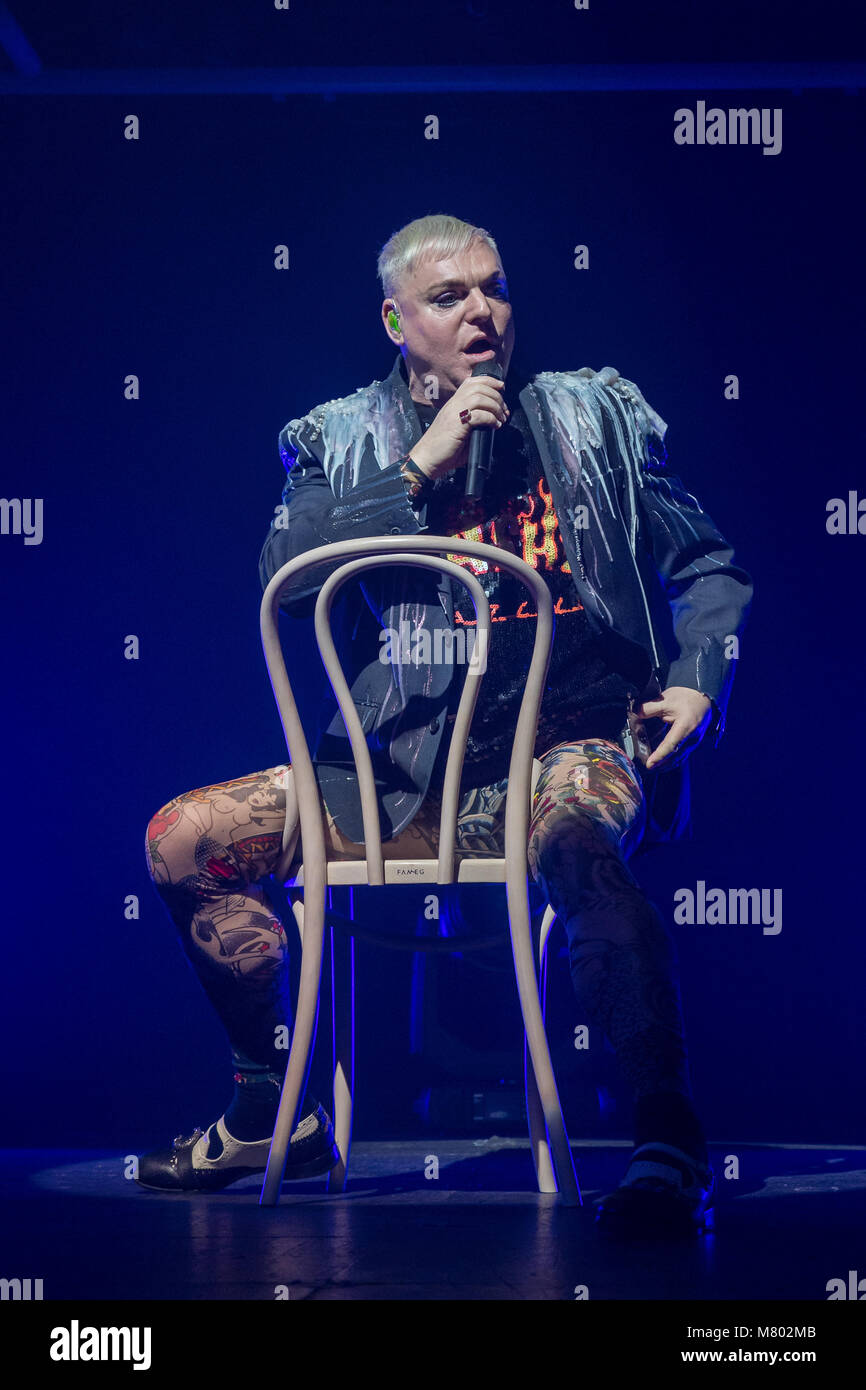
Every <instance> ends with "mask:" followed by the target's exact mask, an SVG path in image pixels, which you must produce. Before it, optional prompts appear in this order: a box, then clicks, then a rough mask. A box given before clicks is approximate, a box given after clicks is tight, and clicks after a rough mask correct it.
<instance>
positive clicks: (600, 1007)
mask: <svg viewBox="0 0 866 1390" xmlns="http://www.w3.org/2000/svg"><path fill="white" fill-rule="evenodd" d="M541 764H542V771H541V774H540V777H539V780H538V784H537V787H536V793H535V798H534V801H533V813H532V821H531V825H530V842H529V863H530V867H531V869H532V873H533V876H534V878H535V879H536V880H537V881H538V882H539V883H541V884H542V885H543V887H544V889H545V892H546V894H547V898H548V901H549V902H550V903H551V904H552V905H553V907H554V908H555V910H556V912H557V915H558V916H560V917H561V918H562V920H563V921H564V923H565V927H566V931H567V934H568V940H569V955H570V960H571V973H572V980H573V983H574V988H575V993H576V994H577V998H578V1000H579V1002H580V1004H581V1006H582V1008H583V1009H584V1010H585V1013H586V1017H587V1019H588V1021H589V1022H590V1023H591V1024H592V1023H594V1024H595V1025H596V1026H597V1027H599V1028H601V1029H602V1030H603V1031H604V1033H605V1034H606V1035H607V1037H608V1038H609V1039H610V1041H611V1044H612V1045H613V1047H614V1049H615V1051H616V1054H617V1058H618V1061H619V1064H620V1066H621V1069H622V1071H623V1074H624V1075H625V1076H626V1077H627V1079H628V1080H629V1081H630V1082H631V1083H632V1085H633V1087H634V1089H635V1093H636V1096H637V1097H638V1098H640V1097H641V1096H648V1095H652V1094H657V1093H659V1092H661V1091H672V1092H678V1093H679V1094H680V1095H682V1096H688V1095H689V1091H690V1088H689V1076H688V1063H687V1059H686V1049H685V1040H684V1036H683V1024H682V1015H681V1011H680V1002H679V994H678V988H677V983H676V960H675V955H674V949H673V943H672V941H671V939H670V936H669V935H668V932H667V930H666V928H665V925H664V922H663V920H662V918H661V916H660V914H659V912H658V910H657V908H656V907H655V906H654V904H653V903H651V902H650V901H649V900H648V899H647V897H646V896H645V895H644V893H643V891H642V890H641V888H640V887H639V885H638V884H637V882H636V880H635V879H634V877H633V876H632V874H631V873H630V871H629V869H628V868H627V867H626V864H625V862H624V861H625V858H626V857H627V856H628V855H629V854H630V853H631V852H632V850H633V849H634V848H635V847H636V845H637V843H638V841H639V839H640V835H641V834H642V831H643V827H644V823H645V816H646V810H645V803H644V798H643V791H642V788H641V784H640V782H639V780H638V776H637V774H636V772H635V770H634V767H633V765H632V763H631V761H630V759H629V758H628V757H627V755H626V754H625V753H624V752H623V750H622V749H621V748H619V747H618V746H617V745H616V744H614V743H611V742H609V741H608V740H606V739H586V740H584V741H582V742H580V743H573V744H560V745H559V746H558V747H557V748H554V749H552V750H551V751H550V752H549V753H547V754H546V755H545V757H544V758H543V759H542V760H541Z"/></svg>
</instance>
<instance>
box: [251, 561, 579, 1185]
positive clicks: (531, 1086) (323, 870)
mask: <svg viewBox="0 0 866 1390" xmlns="http://www.w3.org/2000/svg"><path fill="white" fill-rule="evenodd" d="M456 544H457V543H456V542H455V539H454V537H445V536H430V535H422V536H417V535H416V536H398V537H391V536H375V537H370V538H367V539H363V540H352V541H341V542H339V543H338V544H335V545H324V546H319V547H318V548H317V549H315V550H310V551H307V552H306V553H305V554H303V555H300V556H298V557H297V559H294V560H290V561H289V562H288V564H285V565H283V566H282V568H281V569H279V570H278V571H277V573H276V574H275V575H274V577H273V579H272V580H271V581H270V583H269V585H268V587H267V589H266V590H265V593H264V597H263V599H262V606H261V630H262V643H263V646H264V651H265V660H266V662H267V665H268V671H269V674H270V678H271V685H272V687H273V691H274V695H275V697H276V701H277V707H278V709H279V712H280V719H281V721H282V725H283V731H284V733H285V737H286V744H287V748H288V753H289V761H290V763H291V767H292V770H293V773H294V784H295V790H296V793H297V799H298V810H299V817H300V826H299V830H298V829H296V830H295V832H294V833H291V825H290V820H289V817H288V816H287V818H286V831H285V834H284V836H283V854H282V857H281V859H280V862H279V864H278V865H277V867H276V869H275V875H277V876H278V877H279V879H280V881H282V882H286V883H287V886H290V887H291V888H303V902H301V901H300V899H299V898H298V897H297V895H295V901H294V902H293V907H292V910H293V913H294V916H295V920H296V922H297V926H298V931H299V933H300V936H301V950H302V955H301V972H300V983H299V988H298V1005H297V1016H296V1019H295V1026H294V1031H293V1034H292V1042H291V1049H290V1052H289V1060H288V1066H287V1069H286V1076H285V1081H284V1083H283V1090H282V1096H281V1099H280V1107H279V1111H278V1114H277V1120H276V1125H275V1127H274V1135H273V1139H272V1142H271V1149H270V1154H269V1157H268V1165H267V1169H266V1172H265V1177H264V1183H263V1185H262V1192H261V1197H260V1205H262V1206H275V1205H276V1203H277V1201H278V1199H279V1193H280V1186H281V1183H282V1178H283V1173H284V1171H285V1165H286V1156H287V1152H288V1145H289V1138H290V1136H291V1134H292V1133H293V1131H294V1128H295V1125H296V1122H297V1112H298V1109H299V1105H300V1098H301V1096H302V1094H303V1092H304V1089H305V1086H306V1081H307V1075H308V1072H309V1065H310V1054H311V1047H312V1040H313V1037H314V1032H315V1027H316V1020H317V1015H318V1001H319V990H320V986H321V973H322V954H323V942H324V931H325V920H326V901H325V900H326V896H330V894H329V893H328V892H327V890H329V888H330V886H331V885H336V884H350V885H354V884H369V885H386V884H390V883H395V882H400V883H406V882H415V883H436V884H446V883H454V882H458V883H467V882H471V883H503V882H504V883H505V888H506V902H507V908H508V918H509V925H510V931H511V944H512V951H513V955H514V968H515V975H516V980H517V989H518V994H519V998H520V1007H521V1012H522V1015H523V1025H524V1030H525V1043H524V1055H525V1061H526V1103H527V1116H528V1120H529V1134H530V1142H531V1148H532V1157H533V1161H534V1164H535V1172H536V1177H537V1181H538V1189H539V1191H540V1192H557V1191H558V1192H560V1196H561V1200H562V1201H563V1202H564V1203H565V1204H566V1205H568V1206H576V1205H580V1204H581V1201H582V1199H581V1195H580V1188H579V1186H578V1182H577V1175H576V1173H575V1169H574V1163H573V1160H572V1155H571V1149H570V1147H569V1142H568V1136H567V1134H566V1131H565V1123H564V1121H563V1116H562V1109H561V1106H560V1102H559V1095H558V1092H557V1088H556V1080H555V1078H554V1074H553V1067H552V1065H551V1060H550V1051H549V1049H548V1045H547V1037H546V1034H545V1028H544V1016H543V1009H542V1001H541V999H540V997H539V987H538V978H537V976H536V971H535V963H534V959H533V947H532V930H531V922H530V906H529V887H528V874H529V870H528V864H527V843H528V838H529V820H530V808H531V803H532V792H533V789H534V786H535V783H536V780H537V777H538V772H539V770H540V764H539V762H538V761H537V760H535V759H534V758H533V752H534V747H535V738H536V733H537V728H538V716H539V710H540V707H541V699H542V694H543V691H544V683H545V679H546V676H547V670H548V666H549V663H550V653H551V646H552V640H553V604H552V600H551V596H550V591H549V590H548V588H547V585H546V584H545V582H544V580H543V579H542V577H541V576H540V575H539V574H538V573H537V572H536V571H535V570H534V569H532V568H530V566H529V565H527V564H525V563H524V561H523V560H521V559H518V558H517V556H515V555H513V554H512V553H511V552H510V551H506V550H502V549H500V548H499V547H498V546H493V545H486V544H482V543H481V542H478V541H467V540H462V539H461V540H460V541H459V553H460V554H461V555H466V556H469V557H473V558H476V559H479V560H485V561H487V562H488V564H495V565H499V566H501V567H502V568H503V569H504V570H507V571H508V572H509V573H511V574H513V575H514V576H515V577H516V578H517V579H519V580H521V581H522V583H523V584H524V585H525V586H526V587H527V588H528V589H529V591H530V594H531V597H532V599H533V600H534V602H535V607H536V611H537V614H538V619H537V623H536V631H535V643H534V646H533V652H532V660H531V662H530V666H529V671H528V673H527V677H526V686H525V690H524V694H523V699H522V701H521V705H520V713H519V716H518V720H517V728H516V730H515V735H514V742H513V745H512V751H511V761H510V765H509V772H508V791H507V796H506V802H505V857H504V859H494V858H474V859H473V858H471V857H466V858H463V859H462V862H461V863H460V865H459V869H458V873H457V876H456V879H455V872H454V869H455V865H454V857H455V838H456V828H457V811H458V805H459V787H460V776H461V771H462V768H463V761H464V757H465V753H466V740H467V736H468V733H469V726H470V722H471V719H472V714H473V712H474V709H475V703H476V700H477V697H478V689H479V681H480V680H481V679H482V676H483V673H484V669H485V663H484V662H483V660H482V659H481V654H484V653H486V652H487V651H489V639H490V606H489V604H488V601H487V598H486V596H485V594H484V591H483V589H482V587H481V585H480V584H479V582H478V580H477V579H476V577H475V576H474V574H472V573H471V572H470V571H469V570H468V569H467V568H465V567H463V566H461V565H458V564H456V563H455V562H453V561H450V560H447V559H444V558H443V557H444V556H445V555H447V554H448V553H453V552H454V550H455V545H456ZM339 560H344V561H345V563H343V564H342V565H340V567H339V568H338V569H336V570H335V571H334V572H333V573H332V574H330V575H329V577H328V578H327V579H326V580H325V582H324V583H323V585H322V587H321V590H320V591H319V594H318V597H317V600H316V607H315V617H314V624H315V633H316V640H317V642H318V646H319V652H320V654H321V657H322V662H323V664H324V667H325V671H326V673H327V676H328V679H329V680H330V683H331V686H332V688H333V691H334V694H335V696H336V699H337V702H338V705H339V708H340V712H341V714H342V717H343V720H344V722H345V725H346V730H347V732H348V735H349V740H350V743H351V747H352V753H353V756H354V759H355V765H356V768H357V773H358V781H359V789H360V797H361V810H362V818H363V826H364V845H365V848H366V851H367V855H366V859H359V860H353V861H350V862H335V861H330V862H329V861H328V860H327V856H326V849H325V834H324V822H323V814H322V800H321V796H320V793H319V787H318V783H317V781H316V777H315V772H314V769H313V764H312V760H311V757H310V751H309V747H308V744H307V741H306V738H305V735H304V731H303V729H302V727H301V722H300V718H299V715H298V709H297V705H296V703H295V699H294V695H293V693H292V688H291V684H290V682H289V677H288V674H287V671H286V664H285V660H284V657H283V652H282V647H281V644H280V637H279V628H278V618H279V604H280V598H281V595H282V593H283V591H284V589H285V588H286V587H287V585H288V584H289V582H290V581H292V580H296V579H297V578H298V577H299V576H301V575H303V574H304V573H305V572H306V571H307V570H310V569H312V568H313V567H314V566H316V565H321V564H323V563H328V562H330V563H333V562H335V561H339ZM386 565H412V566H416V567H418V568H421V569H426V570H433V571H435V572H440V573H444V574H447V575H450V576H451V577H453V578H454V579H456V580H458V581H459V582H461V583H462V584H464V585H465V586H466V588H467V589H468V590H469V593H470V596H471V598H472V602H473V605H474V608H475V615H476V629H475V631H476V640H475V643H474V646H473V649H472V655H471V658H470V660H469V663H468V667H467V673H466V679H465V681H464V685H463V690H462V693H461V697H460V702H459V705H458V708H457V713H456V716H455V721H454V726H453V729H452V732H451V742H450V746H449V749H448V756H447V761H446V767H445V776H444V784H443V788H442V806H441V815H440V823H439V855H438V858H429V859H417V860H415V859H412V860H405V859H401V860H388V859H387V858H385V857H384V856H383V843H382V837H381V828H380V820H379V808H378V804H377V800H376V794H375V786H374V778H373V768H372V763H371V759H370V752H369V749H368V747H367V744H366V741H365V738H364V734H363V731H362V728H361V721H360V718H359V716H358V712H357V710H356V709H355V706H354V704H353V703H352V699H351V695H350V691H349V686H348V683H347V681H346V679H345V676H344V674H343V671H342V668H341V665H340V662H339V658H338V656H337V651H336V647H335V645H334V641H333V636H332V633H331V623H330V615H331V607H332V605H333V602H334V599H335V597H336V594H337V592H338V590H339V589H340V587H341V586H342V585H343V584H344V583H345V582H346V581H347V580H349V579H351V578H354V577H355V576H356V575H358V574H360V573H361V572H362V571H364V570H372V569H378V568H380V567H382V566H386ZM298 845H300V850H299V851H298V850H297V848H296V847H297V846H298ZM385 846H386V847H387V841H386V842H385ZM299 853H300V854H301V855H302V858H299ZM553 921H554V912H553V909H552V908H551V907H550V906H549V905H548V907H547V909H546V911H545V914H544V920H543V922H542V926H541V934H540V944H539V965H540V967H541V968H542V971H543V972H544V973H545V974H546V971H545V966H546V961H545V959H544V953H545V946H546V943H547V939H548V935H549V932H550V928H551V925H552V923H553ZM454 946H455V948H459V939H458V940H456V941H455V942H454ZM338 954H339V956H340V959H339V962H338V960H337V955H338ZM332 963H333V969H334V986H335V1000H334V1032H335V1057H334V1110H333V1114H334V1129H335V1135H336V1141H337V1147H338V1148H339V1151H340V1163H339V1164H338V1165H337V1166H336V1167H335V1168H334V1169H333V1171H332V1172H331V1174H330V1176H329V1180H328V1191H330V1192H335V1191H342V1190H343V1188H344V1186H345V1181H346V1172H347V1167H348V1160H349V1147H350V1143H351V1130H352V1084H353V1073H354V1056H353V1032H354V1028H353V1018H352V1000H353V995H354V980H353V977H352V956H351V951H348V952H345V951H343V952H339V953H338V952H336V951H335V952H334V955H333V959H332ZM338 966H341V967H342V969H343V973H344V975H347V976H348V978H344V979H343V981H342V984H343V986H344V988H345V991H346V999H345V1001H342V1003H341V1004H340V1005H338V1001H337V997H336V985H337V973H338ZM548 1136H549V1137H548Z"/></svg>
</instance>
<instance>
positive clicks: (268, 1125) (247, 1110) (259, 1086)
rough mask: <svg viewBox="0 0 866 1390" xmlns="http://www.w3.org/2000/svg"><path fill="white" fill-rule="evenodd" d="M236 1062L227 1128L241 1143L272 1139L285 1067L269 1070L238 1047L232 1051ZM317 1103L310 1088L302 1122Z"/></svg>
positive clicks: (304, 1103)
mask: <svg viewBox="0 0 866 1390" xmlns="http://www.w3.org/2000/svg"><path fill="white" fill-rule="evenodd" d="M232 1062H233V1063H234V1066H235V1074H234V1083H235V1092H234V1096H233V1098H232V1102H231V1104H230V1105H229V1107H228V1109H227V1110H226V1113H225V1125H226V1129H227V1130H228V1132H229V1134H230V1135H231V1136H232V1138H233V1139H239V1140H240V1141H241V1143H246V1144H251V1143H254V1142H255V1141H256V1140H259V1139H270V1137H271V1135H272V1134H273V1132H274V1125H275V1124H276V1119H277V1110H278V1109H279V1105H280V1092H281V1090H282V1085H283V1078H284V1076H285V1070H283V1071H282V1072H280V1071H273V1070H269V1069H268V1067H267V1066H265V1065H264V1064H262V1063H261V1062H254V1061H253V1060H252V1059H251V1058H250V1057H246V1056H244V1054H243V1053H242V1052H239V1051H238V1050H237V1049H233V1051H232ZM317 1105H318V1101H317V1100H316V1098H315V1096H311V1095H310V1093H309V1092H307V1094H306V1096H305V1097H304V1100H303V1103H302V1105H301V1111H300V1114H299V1116H298V1123H300V1121H301V1120H303V1119H306V1117H307V1115H311V1114H312V1113H313V1111H314V1110H315V1109H316V1106H317Z"/></svg>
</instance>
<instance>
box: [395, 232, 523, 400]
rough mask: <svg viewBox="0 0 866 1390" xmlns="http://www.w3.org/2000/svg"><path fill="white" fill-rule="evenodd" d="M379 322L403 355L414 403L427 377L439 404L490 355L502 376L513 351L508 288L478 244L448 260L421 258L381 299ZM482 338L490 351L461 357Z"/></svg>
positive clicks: (491, 255) (490, 254)
mask: <svg viewBox="0 0 866 1390" xmlns="http://www.w3.org/2000/svg"><path fill="white" fill-rule="evenodd" d="M395 306H396V308H397V309H398V311H399V314H400V326H399V328H398V329H397V330H396V332H395V331H394V330H393V329H392V328H391V327H390V326H389V324H388V317H387V316H388V311H389V309H392V308H394V307H395ZM382 319H383V321H384V323H385V327H386V329H387V331H388V336H389V338H390V339H391V341H392V342H393V343H396V344H397V346H399V347H400V349H401V351H402V353H403V356H404V358H405V361H406V368H407V371H408V374H409V386H410V391H411V393H412V396H413V397H414V398H415V399H417V400H422V401H423V400H424V399H425V393H424V387H425V384H426V383H425V378H426V377H427V376H429V375H432V376H434V377H436V378H437V379H438V383H439V398H440V400H442V399H447V398H448V397H449V396H451V395H453V393H454V392H455V391H456V390H457V387H458V386H459V385H460V384H461V383H462V382H464V381H465V380H466V378H467V377H469V376H471V375H472V368H473V366H474V365H475V363H476V362H482V361H490V360H492V359H493V357H494V356H495V358H496V361H497V362H498V363H499V364H500V366H501V367H502V370H503V372H507V371H508V364H509V362H510V361H511V353H512V350H513V348H514V320H513V316H512V310H511V303H510V301H509V298H508V286H507V284H506V280H505V273H504V271H503V269H502V266H501V264H500V261H499V257H498V256H497V255H496V252H495V251H494V250H493V249H492V247H490V246H487V245H486V244H485V243H484V242H479V241H475V242H473V243H472V245H471V246H470V247H469V249H468V251H464V252H461V254H460V255H457V256H452V257H450V258H449V259H448V260H444V261H433V260H422V261H421V262H420V263H419V264H417V265H416V266H415V269H414V270H413V271H412V273H411V274H410V275H407V276H405V277H404V279H403V281H402V283H401V285H400V288H399V289H398V290H397V291H396V292H395V294H394V297H393V299H386V300H385V302H384V304H383V305H382ZM482 334H483V335H484V336H485V337H486V338H487V340H488V342H489V344H490V345H491V347H492V348H493V351H492V352H491V351H490V350H488V351H487V352H486V354H485V353H484V352H481V351H476V352H475V353H474V354H469V353H467V352H466V349H467V347H469V346H470V345H471V344H472V342H473V340H474V339H477V338H478V337H479V336H480V335H482ZM481 346H482V348H483V347H484V345H483V344H482V345H481Z"/></svg>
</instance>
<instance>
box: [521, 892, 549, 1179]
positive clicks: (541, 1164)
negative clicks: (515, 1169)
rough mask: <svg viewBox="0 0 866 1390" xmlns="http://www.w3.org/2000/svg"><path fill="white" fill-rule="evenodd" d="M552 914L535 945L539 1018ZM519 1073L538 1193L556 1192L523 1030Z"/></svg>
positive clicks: (543, 1005)
mask: <svg viewBox="0 0 866 1390" xmlns="http://www.w3.org/2000/svg"><path fill="white" fill-rule="evenodd" d="M555 917H556V913H555V912H554V910H553V908H552V907H550V906H548V907H547V908H546V909H545V913H544V919H543V921H542V923H541V936H540V940H539V946H538V968H539V971H540V973H541V1017H542V1019H546V1018H547V953H546V949H545V948H546V946H547V941H548V937H549V935H550V928H551V926H552V925H553V922H554V920H555ZM523 1073H524V1078H525V1083H526V1117H527V1120H528V1121H529V1143H530V1146H531V1148H532V1161H533V1163H534V1164H535V1175H536V1178H537V1179H538V1190H539V1192H556V1191H558V1188H557V1185H556V1173H555V1172H554V1168H553V1159H552V1158H551V1154H550V1144H549V1143H548V1138H547V1126H546V1125H545V1123H544V1110H543V1109H542V1105H541V1096H540V1095H539V1094H538V1086H537V1085H536V1082H535V1072H534V1071H533V1069H532V1058H531V1057H530V1054H529V1042H528V1039H527V1037H526V1033H524V1034H523Z"/></svg>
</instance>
